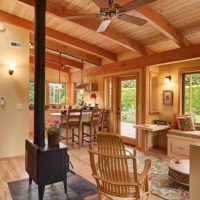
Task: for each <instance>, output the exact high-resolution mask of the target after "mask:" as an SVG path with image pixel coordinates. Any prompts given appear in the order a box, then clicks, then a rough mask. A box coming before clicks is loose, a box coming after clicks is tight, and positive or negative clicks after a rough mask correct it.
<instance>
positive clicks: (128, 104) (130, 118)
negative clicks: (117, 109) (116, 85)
mask: <svg viewBox="0 0 200 200" xmlns="http://www.w3.org/2000/svg"><path fill="white" fill-rule="evenodd" d="M121 121H122V122H128V123H133V124H135V123H136V80H128V81H122V82H121Z"/></svg>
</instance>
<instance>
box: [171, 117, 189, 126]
mask: <svg viewBox="0 0 200 200" xmlns="http://www.w3.org/2000/svg"><path fill="white" fill-rule="evenodd" d="M185 116H191V115H190V114H189V115H181V114H174V123H173V129H178V128H179V127H178V121H177V119H176V118H177V117H185Z"/></svg>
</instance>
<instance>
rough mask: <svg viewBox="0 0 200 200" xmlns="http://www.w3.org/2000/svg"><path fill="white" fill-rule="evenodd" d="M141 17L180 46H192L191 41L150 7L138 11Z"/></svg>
mask: <svg viewBox="0 0 200 200" xmlns="http://www.w3.org/2000/svg"><path fill="white" fill-rule="evenodd" d="M137 11H138V12H139V13H140V14H141V15H140V16H141V17H143V18H144V19H146V20H148V22H149V23H150V24H151V25H152V26H153V27H155V28H156V29H157V30H158V31H160V32H161V33H163V34H164V35H165V36H166V37H168V38H169V39H171V40H173V41H174V42H175V43H176V44H177V45H178V46H180V47H185V46H189V45H191V43H190V41H189V40H188V39H187V38H185V37H184V36H183V35H182V34H181V33H180V32H179V31H178V30H177V29H176V28H175V27H174V26H172V25H171V24H170V23H169V22H168V21H167V20H165V19H164V18H163V17H162V16H161V15H159V14H158V13H157V12H156V11H154V10H153V9H152V8H151V7H149V6H143V7H140V8H138V9H137Z"/></svg>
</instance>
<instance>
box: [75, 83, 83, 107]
mask: <svg viewBox="0 0 200 200" xmlns="http://www.w3.org/2000/svg"><path fill="white" fill-rule="evenodd" d="M80 84H81V83H75V87H78V86H79V85H80ZM75 94H76V102H75V104H76V105H78V104H80V103H81V101H82V99H83V95H82V92H81V89H76V90H75Z"/></svg>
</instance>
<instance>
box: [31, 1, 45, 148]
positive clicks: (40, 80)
mask: <svg viewBox="0 0 200 200" xmlns="http://www.w3.org/2000/svg"><path fill="white" fill-rule="evenodd" d="M45 12H46V0H35V23H34V40H35V96H34V144H37V145H39V146H40V147H44V145H45V138H44V136H45V14H46V13H45Z"/></svg>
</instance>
